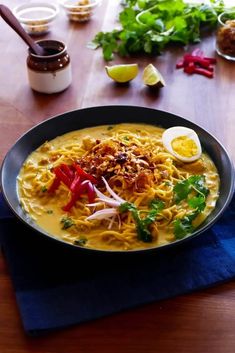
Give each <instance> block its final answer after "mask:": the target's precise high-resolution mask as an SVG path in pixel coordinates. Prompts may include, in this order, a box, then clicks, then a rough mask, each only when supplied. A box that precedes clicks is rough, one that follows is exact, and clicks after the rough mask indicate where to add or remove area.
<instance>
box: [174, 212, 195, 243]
mask: <svg viewBox="0 0 235 353" xmlns="http://www.w3.org/2000/svg"><path fill="white" fill-rule="evenodd" d="M196 215H197V214H196ZM193 230H194V227H193V225H192V219H191V218H190V217H187V216H185V217H183V218H181V219H176V220H175V221H174V235H175V238H176V239H183V238H184V237H185V236H186V235H188V234H190V233H192V232H193Z"/></svg>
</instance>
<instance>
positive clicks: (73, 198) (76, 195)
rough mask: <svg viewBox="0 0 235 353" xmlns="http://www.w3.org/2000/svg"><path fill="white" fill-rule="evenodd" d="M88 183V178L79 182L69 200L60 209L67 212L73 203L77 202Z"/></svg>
mask: <svg viewBox="0 0 235 353" xmlns="http://www.w3.org/2000/svg"><path fill="white" fill-rule="evenodd" d="M88 183H89V180H84V181H83V182H82V183H80V186H79V188H78V189H77V190H76V191H75V192H73V193H72V196H71V199H70V200H69V202H68V203H67V204H66V205H65V206H63V207H62V209H63V210H64V211H65V212H69V211H70V209H71V208H72V207H73V206H74V205H75V203H76V202H77V200H78V199H79V198H80V197H81V195H82V194H83V193H84V192H86V191H87V184H88Z"/></svg>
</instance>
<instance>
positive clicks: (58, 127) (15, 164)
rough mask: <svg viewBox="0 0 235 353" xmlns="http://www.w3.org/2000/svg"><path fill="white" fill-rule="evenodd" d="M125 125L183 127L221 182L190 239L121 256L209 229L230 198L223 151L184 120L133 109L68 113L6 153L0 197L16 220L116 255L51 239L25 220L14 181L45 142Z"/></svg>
mask: <svg viewBox="0 0 235 353" xmlns="http://www.w3.org/2000/svg"><path fill="white" fill-rule="evenodd" d="M124 122H129V123H147V124H152V125H156V126H161V127H164V128H168V127H171V126H186V127H188V128H191V129H193V130H195V131H196V133H197V134H198V136H199V138H200V141H201V144H202V147H203V149H204V150H205V151H206V152H207V153H208V154H209V156H210V157H211V158H212V160H213V161H214V163H215V165H216V167H217V169H218V172H219V175H220V179H221V181H222V182H221V185H220V196H219V199H218V201H217V203H216V207H215V209H214V210H213V212H212V213H211V214H210V215H209V216H208V217H207V219H206V220H205V221H204V222H203V223H202V224H201V225H200V226H199V227H198V228H197V229H196V230H195V231H194V232H193V233H192V234H191V235H189V236H187V237H185V238H184V239H181V240H177V241H175V242H173V243H170V244H166V245H162V246H160V247H155V248H151V249H143V250H142V249H141V250H131V251H122V253H123V252H128V253H129V252H146V251H151V250H153V249H154V250H160V249H162V248H167V247H171V246H175V245H176V244H178V243H182V242H184V241H186V240H188V239H191V238H193V237H195V236H198V235H199V234H201V233H203V232H204V231H205V230H206V229H208V228H209V227H211V226H212V224H213V223H214V222H215V221H217V220H218V218H219V217H220V216H221V215H222V213H223V212H224V210H225V209H226V207H227V206H228V205H229V203H230V201H231V199H232V196H233V190H234V169H233V164H232V162H231V160H230V158H229V156H228V154H227V152H226V150H225V149H224V147H223V146H222V145H221V144H220V143H219V142H218V140H216V139H215V137H213V136H212V135H210V134H209V133H208V132H207V131H205V130H204V129H203V128H201V127H200V126H198V125H196V124H194V123H192V122H190V121H188V120H186V119H184V118H181V117H179V116H176V115H173V114H171V113H168V112H163V111H158V110H154V109H149V108H143V107H134V106H103V107H93V108H86V109H81V110H76V111H72V112H67V113H64V114H62V115H59V116H56V117H54V118H51V119H49V120H46V121H44V122H42V123H41V124H39V125H37V126H35V127H34V128H32V129H31V130H29V131H28V132H26V133H25V134H24V135H23V136H22V137H21V138H20V139H19V140H18V141H17V142H16V143H15V145H14V146H13V147H12V148H11V150H10V151H9V152H8V153H7V155H6V157H5V159H4V162H3V165H2V171H1V184H2V191H3V195H4V197H5V199H6V201H7V203H8V205H9V206H10V208H11V209H12V211H13V212H14V213H15V215H16V216H17V217H19V218H20V219H21V220H22V221H23V222H24V223H26V224H27V225H29V226H30V227H32V228H33V229H34V230H36V231H38V232H39V233H41V234H43V235H44V236H46V237H49V238H52V239H55V240H56V241H57V242H60V243H62V244H66V245H69V246H70V247H73V248H78V249H84V250H86V251H93V252H94V251H98V252H112V253H113V252H116V251H107V250H93V249H86V248H83V247H79V246H75V245H72V244H68V243H66V242H64V241H63V240H58V239H56V238H55V237H54V236H53V235H51V234H49V233H47V232H46V231H45V230H43V229H41V228H40V227H39V226H38V225H37V224H35V223H34V221H33V220H32V219H31V218H30V217H29V216H27V214H26V213H25V212H24V211H23V209H22V207H21V206H20V203H19V198H18V194H17V185H16V179H17V176H18V174H19V171H20V169H21V167H22V164H23V162H24V161H25V159H26V158H27V157H28V155H29V154H30V153H31V152H32V151H34V150H35V149H36V148H37V147H39V146H40V145H42V144H43V143H44V142H45V141H46V140H51V139H53V138H55V137H57V136H59V135H62V134H65V133H66V132H69V131H73V130H78V129H82V128H85V127H91V126H96V125H105V124H117V123H124Z"/></svg>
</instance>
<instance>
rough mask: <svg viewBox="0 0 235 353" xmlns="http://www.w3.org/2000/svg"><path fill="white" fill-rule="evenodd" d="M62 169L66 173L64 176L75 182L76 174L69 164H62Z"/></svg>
mask: <svg viewBox="0 0 235 353" xmlns="http://www.w3.org/2000/svg"><path fill="white" fill-rule="evenodd" d="M60 169H61V170H62V171H63V172H64V174H66V175H67V177H68V178H69V179H70V180H73V178H74V172H73V170H72V169H71V168H70V167H69V166H68V165H67V164H64V163H62V164H61V165H60Z"/></svg>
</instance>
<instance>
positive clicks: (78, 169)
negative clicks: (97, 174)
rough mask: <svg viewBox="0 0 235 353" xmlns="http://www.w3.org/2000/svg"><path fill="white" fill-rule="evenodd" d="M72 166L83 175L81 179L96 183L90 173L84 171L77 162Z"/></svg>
mask: <svg viewBox="0 0 235 353" xmlns="http://www.w3.org/2000/svg"><path fill="white" fill-rule="evenodd" d="M74 167H75V168H76V170H77V172H78V174H79V175H80V176H81V177H83V179H88V180H90V181H91V182H92V183H93V184H97V180H96V179H95V178H94V177H93V176H92V175H91V174H88V173H86V172H85V171H84V170H83V169H82V168H81V167H79V165H78V164H74Z"/></svg>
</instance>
